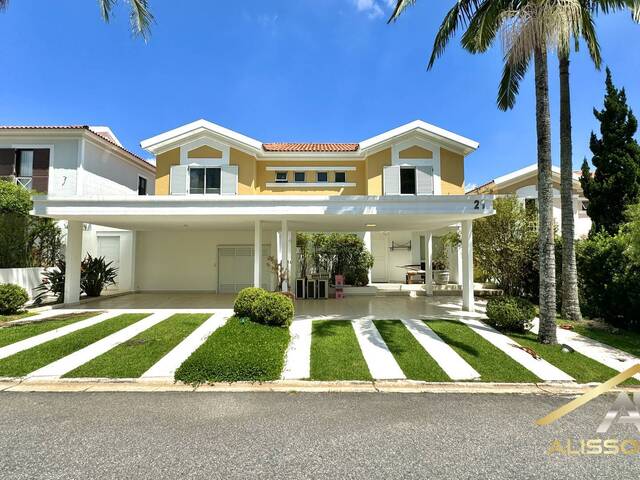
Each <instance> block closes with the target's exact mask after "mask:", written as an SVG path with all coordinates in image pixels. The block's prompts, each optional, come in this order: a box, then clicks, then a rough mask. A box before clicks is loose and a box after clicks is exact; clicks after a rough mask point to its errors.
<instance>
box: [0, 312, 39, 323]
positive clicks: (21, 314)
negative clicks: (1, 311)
mask: <svg viewBox="0 0 640 480" xmlns="http://www.w3.org/2000/svg"><path fill="white" fill-rule="evenodd" d="M34 315H37V313H35V312H29V311H27V310H25V311H23V312H19V313H16V314H13V315H0V325H2V324H3V323H5V322H13V321H14V320H21V319H23V318H27V317H33V316H34Z"/></svg>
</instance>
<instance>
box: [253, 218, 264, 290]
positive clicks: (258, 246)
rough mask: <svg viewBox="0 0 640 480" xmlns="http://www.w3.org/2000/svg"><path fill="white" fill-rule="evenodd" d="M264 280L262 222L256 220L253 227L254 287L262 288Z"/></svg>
mask: <svg viewBox="0 0 640 480" xmlns="http://www.w3.org/2000/svg"><path fill="white" fill-rule="evenodd" d="M261 279H262V222H261V221H260V220H256V221H255V224H254V227H253V286H254V287H260V286H261V283H262V282H261Z"/></svg>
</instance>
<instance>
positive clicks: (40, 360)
mask: <svg viewBox="0 0 640 480" xmlns="http://www.w3.org/2000/svg"><path fill="white" fill-rule="evenodd" d="M147 315H148V314H146V313H137V314H124V315H119V316H117V317H114V318H110V319H108V320H104V321H103V322H100V323H97V324H96V325H93V326H91V327H87V328H83V329H81V330H78V331H76V332H73V333H70V334H68V335H65V336H64V337H60V338H56V339H55V340H51V341H50V342H46V343H43V344H42V345H38V346H36V347H33V348H30V349H29V350H24V351H22V352H19V353H16V354H15V355H11V356H10V357H7V358H5V359H2V360H0V377H22V376H24V375H26V374H28V373H31V372H33V371H35V370H38V369H40V368H42V367H44V366H45V365H49V364H50V363H53V362H55V361H56V360H59V359H60V358H62V357H66V356H67V355H69V354H71V353H73V352H75V351H77V350H80V349H81V348H84V347H86V346H88V345H91V344H92V343H94V342H97V341H98V340H100V339H101V338H104V337H106V336H107V335H111V334H112V333H114V332H117V331H118V330H122V329H123V328H125V327H128V326H129V325H131V324H133V323H135V322H137V321H139V320H142V319H143V318H144V317H146V316H147Z"/></svg>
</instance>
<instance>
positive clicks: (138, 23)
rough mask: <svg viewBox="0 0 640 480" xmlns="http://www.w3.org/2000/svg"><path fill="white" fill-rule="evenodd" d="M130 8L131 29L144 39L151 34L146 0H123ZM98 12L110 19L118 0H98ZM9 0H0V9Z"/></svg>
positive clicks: (151, 16) (5, 5) (2, 8)
mask: <svg viewBox="0 0 640 480" xmlns="http://www.w3.org/2000/svg"><path fill="white" fill-rule="evenodd" d="M125 1H126V2H127V3H128V4H129V6H130V8H131V31H132V32H133V34H134V35H136V36H140V37H142V38H143V39H144V40H145V41H146V40H147V39H148V38H149V35H150V34H151V24H152V23H153V15H152V14H151V11H150V10H149V2H148V0H125ZM98 3H99V6H100V12H101V14H102V18H103V19H104V21H105V22H109V20H110V19H111V12H112V10H113V7H114V6H115V5H116V4H117V3H118V0H98ZM8 4H9V0H0V11H1V10H4V9H5V8H7V5H8Z"/></svg>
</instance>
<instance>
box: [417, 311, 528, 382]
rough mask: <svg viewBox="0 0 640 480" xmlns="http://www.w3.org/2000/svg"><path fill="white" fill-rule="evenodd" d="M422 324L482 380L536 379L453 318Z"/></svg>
mask: <svg viewBox="0 0 640 480" xmlns="http://www.w3.org/2000/svg"><path fill="white" fill-rule="evenodd" d="M425 322H426V324H427V325H428V326H429V327H431V329H432V330H433V331H434V332H436V334H437V335H438V336H439V337H440V338H442V340H444V341H445V342H447V343H448V344H449V346H451V348H453V349H454V350H455V351H456V352H458V354H459V355H460V356H461V357H462V358H464V359H465V360H466V361H467V363H468V364H469V365H471V366H472V367H473V368H475V369H476V371H477V372H478V373H479V374H480V380H481V381H483V382H539V381H540V379H539V378H538V377H536V376H535V375H534V374H533V373H531V372H530V371H529V370H527V369H526V368H524V367H523V366H522V365H520V364H519V363H517V362H516V361H515V360H513V359H511V358H510V357H509V356H507V355H506V354H505V353H504V352H502V351H501V350H499V349H497V348H496V347H494V346H493V345H492V344H491V343H489V342H488V341H486V340H485V339H484V338H482V337H481V336H480V335H478V334H477V333H475V332H474V331H473V330H471V329H470V328H469V327H467V326H466V325H463V324H462V323H460V322H457V321H453V320H426V321H425Z"/></svg>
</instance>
